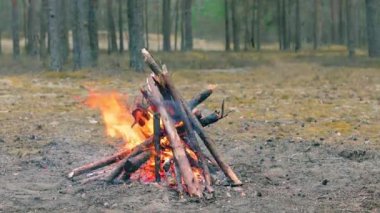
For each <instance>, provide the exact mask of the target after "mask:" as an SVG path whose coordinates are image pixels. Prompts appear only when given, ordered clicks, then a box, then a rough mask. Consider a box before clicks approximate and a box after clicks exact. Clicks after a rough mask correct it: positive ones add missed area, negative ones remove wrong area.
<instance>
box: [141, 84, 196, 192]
mask: <svg viewBox="0 0 380 213" xmlns="http://www.w3.org/2000/svg"><path fill="white" fill-rule="evenodd" d="M151 89H152V90H154V89H157V88H156V87H154V88H151ZM141 92H142V94H143V96H144V98H145V99H146V100H148V102H150V103H151V105H153V106H155V107H156V108H157V111H158V112H159V113H160V115H161V120H162V122H163V123H164V126H165V130H166V134H167V137H168V138H169V141H170V145H171V147H172V149H173V154H174V158H175V160H176V161H177V162H178V165H179V169H180V172H181V175H182V177H183V179H184V182H185V184H186V186H187V189H188V193H189V195H190V196H192V195H195V196H198V197H202V193H201V192H200V190H199V184H198V180H197V179H196V178H195V177H194V174H193V172H192V170H191V167H190V163H189V160H188V159H187V157H186V152H185V148H184V145H183V144H182V142H181V138H180V137H179V135H178V133H177V130H176V128H175V126H174V121H173V119H172V118H171V116H170V115H169V113H168V112H167V110H166V108H165V106H164V105H163V99H162V96H159V93H157V92H156V93H154V94H155V96H153V95H152V94H149V93H148V91H146V90H144V89H142V90H141Z"/></svg>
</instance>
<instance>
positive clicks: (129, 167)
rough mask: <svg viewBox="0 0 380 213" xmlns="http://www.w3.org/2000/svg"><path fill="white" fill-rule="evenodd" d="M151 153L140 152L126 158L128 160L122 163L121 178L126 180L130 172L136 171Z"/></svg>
mask: <svg viewBox="0 0 380 213" xmlns="http://www.w3.org/2000/svg"><path fill="white" fill-rule="evenodd" d="M151 155H152V153H151V152H150V151H145V152H142V153H140V154H138V155H135V156H133V157H130V158H128V160H127V161H126V162H125V163H124V165H123V170H124V173H123V175H122V177H121V178H120V179H121V180H128V179H129V178H130V176H131V174H132V173H134V172H135V171H137V170H138V169H139V168H140V167H141V166H142V165H143V164H144V163H145V162H146V161H147V160H148V159H149V157H150V156H151Z"/></svg>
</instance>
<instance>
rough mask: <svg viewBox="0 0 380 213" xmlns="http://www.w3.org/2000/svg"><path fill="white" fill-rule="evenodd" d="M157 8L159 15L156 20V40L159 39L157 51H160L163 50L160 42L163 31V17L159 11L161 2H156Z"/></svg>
mask: <svg viewBox="0 0 380 213" xmlns="http://www.w3.org/2000/svg"><path fill="white" fill-rule="evenodd" d="M156 8H157V10H156V15H157V17H156V18H157V19H156V21H157V23H156V27H157V28H156V39H157V51H160V50H161V42H160V40H161V39H160V33H161V30H160V24H161V22H160V18H161V16H160V10H159V8H160V1H157V2H156Z"/></svg>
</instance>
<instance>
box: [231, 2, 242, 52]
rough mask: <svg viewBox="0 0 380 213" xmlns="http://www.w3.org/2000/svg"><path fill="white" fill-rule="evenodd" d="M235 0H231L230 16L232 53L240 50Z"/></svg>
mask: <svg viewBox="0 0 380 213" xmlns="http://www.w3.org/2000/svg"><path fill="white" fill-rule="evenodd" d="M236 4H237V0H231V16H232V40H233V45H234V51H239V50H240V26H239V18H238V14H237V8H236Z"/></svg>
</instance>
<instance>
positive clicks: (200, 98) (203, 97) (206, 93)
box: [187, 89, 213, 109]
mask: <svg viewBox="0 0 380 213" xmlns="http://www.w3.org/2000/svg"><path fill="white" fill-rule="evenodd" d="M212 92H213V89H206V90H204V91H202V92H201V93H199V94H197V95H196V96H195V97H193V98H192V99H191V100H190V101H189V102H188V103H187V105H188V106H189V108H190V109H194V108H195V107H196V106H198V105H199V104H201V103H202V102H203V101H205V100H206V99H207V98H208V97H210V95H211V94H212Z"/></svg>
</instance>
